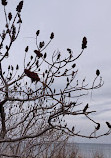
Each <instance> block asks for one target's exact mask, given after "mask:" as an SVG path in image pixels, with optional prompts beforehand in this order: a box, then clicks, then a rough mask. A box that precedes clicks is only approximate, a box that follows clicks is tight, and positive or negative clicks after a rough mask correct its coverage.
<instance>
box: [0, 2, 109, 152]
mask: <svg viewBox="0 0 111 158" xmlns="http://www.w3.org/2000/svg"><path fill="white" fill-rule="evenodd" d="M1 4H2V5H3V9H4V15H5V27H4V30H3V31H2V32H1V34H0V40H1V41H0V114H1V115H0V117H1V125H0V129H1V133H0V143H1V144H2V145H3V144H5V147H6V145H7V144H8V145H9V144H11V143H12V142H13V143H14V142H15V144H17V146H20V144H21V142H22V143H23V142H24V143H25V142H26V141H28V142H30V143H31V142H33V143H32V144H33V145H34V141H35V140H36V141H35V142H36V143H35V144H36V146H37V143H40V142H41V140H42V141H43V142H47V140H48V141H49V135H51V133H52V135H53V136H54V133H55V135H56V137H55V140H56V138H57V137H58V136H61V133H62V134H64V135H67V136H80V137H85V138H98V137H100V136H103V135H108V134H109V133H110V126H108V131H107V132H106V133H103V134H101V135H95V133H97V131H98V130H99V129H100V127H101V126H100V123H99V122H96V121H95V120H93V119H92V118H91V117H90V114H91V113H93V112H96V111H90V110H89V109H90V105H89V104H86V105H85V106H84V104H82V103H81V102H79V101H78V98H79V100H80V99H81V97H83V96H86V95H87V92H88V91H90V90H94V89H98V88H100V87H101V86H102V85H103V81H102V77H101V76H100V71H99V70H96V74H95V75H96V76H95V78H94V81H93V83H92V85H91V86H89V85H88V84H87V83H86V81H85V79H83V80H82V82H79V81H78V79H77V75H78V69H77V68H76V60H78V59H79V57H80V56H81V55H82V54H83V51H84V49H86V48H87V38H86V37H83V40H82V47H81V52H80V53H79V54H78V56H76V57H75V56H74V54H73V51H72V50H71V49H70V48H68V49H67V56H65V57H64V56H62V54H61V52H59V51H54V52H53V53H52V55H51V56H48V54H47V53H46V52H45V49H46V48H47V47H48V46H49V44H50V43H51V41H52V40H53V38H54V33H53V32H52V33H51V35H50V39H49V42H48V43H45V42H44V41H41V42H38V40H39V35H40V30H38V31H37V32H36V48H34V51H32V53H31V55H30V53H29V46H27V47H26V48H25V51H24V52H25V53H24V63H23V65H16V67H14V66H13V65H9V66H8V67H7V70H6V69H5V66H4V64H5V63H6V62H7V61H8V58H9V57H10V50H11V47H12V45H13V44H14V42H15V41H16V40H17V38H18V35H19V33H20V28H21V24H22V17H21V11H22V7H23V1H21V2H20V3H19V4H18V5H17V8H16V15H15V16H14V15H12V13H11V12H10V13H7V10H6V6H7V4H8V2H7V1H6V0H1ZM15 53H16V52H15ZM15 56H16V54H15ZM16 60H17V59H16ZM19 67H22V68H23V69H24V71H23V72H21V71H19ZM18 72H20V73H21V74H20V75H18ZM96 80H98V83H97V84H95V81H96ZM60 82H62V83H63V84H61V85H60V86H58V84H59V83H60ZM80 105H81V106H80ZM77 115H78V116H79V115H80V116H81V115H83V116H84V117H86V118H87V119H89V121H91V122H93V124H94V130H93V131H92V132H91V133H89V135H84V134H80V132H79V131H77V130H76V128H75V126H73V127H69V126H68V125H67V124H66V122H65V121H66V120H65V116H73V118H74V116H77ZM107 124H108V123H107ZM108 125H110V124H108ZM50 141H51V140H50ZM52 141H53V139H52ZM30 143H27V145H28V144H30ZM33 145H32V146H33ZM11 146H12V144H11V145H10V148H11ZM17 146H16V147H17ZM33 149H34V148H33ZM17 150H19V147H18V148H16V152H17ZM13 153H14V154H15V151H14V152H13Z"/></svg>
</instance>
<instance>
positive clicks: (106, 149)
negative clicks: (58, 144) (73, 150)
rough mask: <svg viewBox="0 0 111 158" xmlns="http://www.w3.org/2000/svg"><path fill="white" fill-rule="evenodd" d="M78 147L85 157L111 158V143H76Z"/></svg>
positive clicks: (80, 153)
mask: <svg viewBox="0 0 111 158" xmlns="http://www.w3.org/2000/svg"><path fill="white" fill-rule="evenodd" d="M76 147H77V148H78V152H79V155H81V156H83V157H84V158H94V156H95V158H99V156H101V158H111V144H91V143H76ZM98 155H99V156H98ZM97 156H98V157H97ZM102 156H103V157H102Z"/></svg>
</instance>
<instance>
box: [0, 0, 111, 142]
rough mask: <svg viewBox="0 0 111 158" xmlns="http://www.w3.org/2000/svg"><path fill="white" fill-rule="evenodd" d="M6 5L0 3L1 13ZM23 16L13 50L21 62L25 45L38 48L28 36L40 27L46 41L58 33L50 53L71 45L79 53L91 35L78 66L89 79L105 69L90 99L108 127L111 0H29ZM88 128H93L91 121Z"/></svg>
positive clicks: (105, 139) (12, 5)
mask: <svg viewBox="0 0 111 158" xmlns="http://www.w3.org/2000/svg"><path fill="white" fill-rule="evenodd" d="M18 2H19V0H16V2H15V0H9V6H8V10H9V11H11V10H13V11H14V9H15V6H16V5H17V4H18ZM2 9H3V8H2V7H1V5H0V14H2ZM22 17H23V18H22V19H23V24H22V29H21V33H20V36H19V39H18V40H17V41H16V43H15V45H14V46H13V48H12V51H15V49H16V51H17V56H16V57H17V58H18V61H19V62H22V60H19V59H20V57H22V55H23V52H24V48H25V46H27V45H30V47H32V48H33V49H34V47H35V40H34V39H33V38H27V37H35V33H36V31H37V30H38V29H40V30H41V39H43V40H44V39H45V40H46V41H48V39H49V36H50V33H51V32H52V31H53V32H54V33H55V38H54V40H53V42H52V43H51V45H50V46H49V50H50V53H52V52H53V51H54V50H57V49H59V50H60V51H61V52H63V53H64V51H65V52H66V49H67V48H71V49H72V50H73V51H74V53H75V55H77V54H78V53H79V52H80V51H81V42H82V38H83V37H84V36H86V37H87V40H88V47H87V49H86V50H85V51H84V53H83V55H82V56H81V58H80V59H79V60H78V62H77V67H78V69H79V73H80V75H81V77H83V78H84V77H87V80H89V83H90V81H92V79H93V78H94V77H95V72H96V70H97V69H99V70H100V72H101V76H102V77H103V80H104V86H103V87H102V88H101V89H99V90H97V91H96V92H93V93H94V94H93V99H92V100H90V99H89V100H90V102H91V105H92V107H94V108H96V110H97V111H98V113H97V115H96V117H97V119H98V120H99V121H100V122H103V124H104V128H105V126H106V125H105V120H106V121H109V122H111V0H25V2H24V7H23V12H22ZM1 20H2V19H1ZM1 20H0V21H1ZM18 43H19V44H18ZM13 62H14V59H13ZM78 121H79V120H78ZM84 121H86V120H84V119H83V120H80V122H79V125H80V128H83V123H84ZM70 123H72V121H71V120H69V124H70ZM86 123H87V121H86ZM86 128H87V129H88V128H89V125H88V124H86ZM109 138H111V136H109V137H103V138H101V139H99V140H94V141H90V140H88V141H86V140H84V139H78V138H77V139H76V138H75V141H80V142H101V143H111V141H110V140H111V139H109Z"/></svg>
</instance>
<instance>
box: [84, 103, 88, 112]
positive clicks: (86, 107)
mask: <svg viewBox="0 0 111 158" xmlns="http://www.w3.org/2000/svg"><path fill="white" fill-rule="evenodd" d="M87 109H88V104H86V106H85V107H84V109H83V113H85V112H86V110H87Z"/></svg>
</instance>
